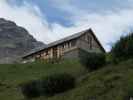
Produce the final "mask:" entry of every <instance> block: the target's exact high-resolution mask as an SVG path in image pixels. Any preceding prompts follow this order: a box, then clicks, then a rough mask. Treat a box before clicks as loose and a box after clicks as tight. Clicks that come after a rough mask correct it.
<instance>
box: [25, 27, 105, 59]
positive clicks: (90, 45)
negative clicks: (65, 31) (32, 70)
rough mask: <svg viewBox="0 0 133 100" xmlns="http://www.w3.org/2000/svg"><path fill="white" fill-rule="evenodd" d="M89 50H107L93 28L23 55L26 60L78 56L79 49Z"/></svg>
mask: <svg viewBox="0 0 133 100" xmlns="http://www.w3.org/2000/svg"><path fill="white" fill-rule="evenodd" d="M79 49H83V50H85V51H87V52H105V50H104V48H103V47H102V45H101V44H100V42H99V41H98V39H97V38H96V36H95V35H94V33H93V31H92V30H91V29H89V30H86V31H82V32H80V33H77V34H74V35H72V36H69V37H66V38H64V39H61V40H58V41H55V42H53V43H51V44H49V45H48V46H46V47H45V48H43V49H40V50H38V51H36V52H32V53H29V54H27V55H26V56H24V57H23V60H24V62H30V61H35V60H37V59H40V60H48V59H59V58H77V57H78V52H77V51H78V50H79Z"/></svg>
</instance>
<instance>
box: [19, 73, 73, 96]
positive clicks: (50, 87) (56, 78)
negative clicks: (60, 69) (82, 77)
mask: <svg viewBox="0 0 133 100" xmlns="http://www.w3.org/2000/svg"><path fill="white" fill-rule="evenodd" d="M74 86H75V78H74V77H73V76H71V75H69V74H54V75H49V76H47V77H44V78H42V79H41V80H36V81H30V82H27V83H23V84H21V85H20V89H21V92H22V94H23V95H24V97H25V98H35V97H39V96H52V95H54V94H57V93H61V92H65V91H67V90H70V89H72V88H74Z"/></svg>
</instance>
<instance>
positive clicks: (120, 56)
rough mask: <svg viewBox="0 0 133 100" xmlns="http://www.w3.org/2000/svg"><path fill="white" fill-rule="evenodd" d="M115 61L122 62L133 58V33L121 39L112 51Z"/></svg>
mask: <svg viewBox="0 0 133 100" xmlns="http://www.w3.org/2000/svg"><path fill="white" fill-rule="evenodd" d="M111 53H112V56H113V59H114V60H115V61H122V60H126V59H130V58H133V33H131V34H129V35H127V36H125V37H121V38H120V40H118V41H117V42H116V43H115V45H114V46H113V47H112V50H111Z"/></svg>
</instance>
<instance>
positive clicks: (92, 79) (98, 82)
mask: <svg viewBox="0 0 133 100" xmlns="http://www.w3.org/2000/svg"><path fill="white" fill-rule="evenodd" d="M60 72H67V73H70V74H71V75H73V76H75V77H76V78H77V84H76V88H74V89H73V90H71V91H68V92H65V93H62V94H58V95H55V96H52V97H48V98H47V97H40V98H36V99H34V100H93V99H94V100H125V96H127V92H128V90H129V87H131V86H132V85H133V60H129V61H125V62H122V63H120V64H117V65H108V66H105V67H104V68H102V69H100V70H98V71H95V72H91V73H87V72H86V70H85V69H84V67H83V66H82V65H81V64H80V63H79V62H78V61H64V62H62V63H60V64H44V63H33V64H15V65H0V99H1V100H11V99H12V100H23V96H22V94H21V92H20V91H19V89H18V88H17V86H18V84H19V83H22V82H25V81H28V80H32V79H39V78H40V77H42V76H45V75H49V74H54V73H60ZM132 89H133V86H132Z"/></svg>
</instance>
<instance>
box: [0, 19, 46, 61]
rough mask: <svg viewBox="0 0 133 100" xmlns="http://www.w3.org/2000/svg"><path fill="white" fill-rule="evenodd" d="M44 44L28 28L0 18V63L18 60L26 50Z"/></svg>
mask: <svg viewBox="0 0 133 100" xmlns="http://www.w3.org/2000/svg"><path fill="white" fill-rule="evenodd" d="M41 46H44V44H43V43H41V42H39V41H37V40H36V39H34V37H33V36H31V35H30V34H29V33H28V31H27V30H26V29H24V28H23V27H20V26H17V25H16V24H15V23H14V22H12V21H9V20H5V19H3V18H0V63H11V62H14V61H16V59H18V58H19V57H21V56H22V55H23V54H25V53H26V52H29V51H30V50H32V49H36V48H39V47H41Z"/></svg>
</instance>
